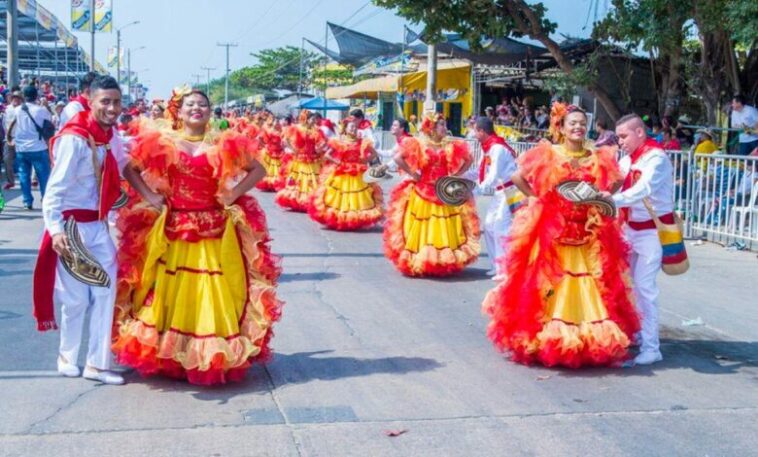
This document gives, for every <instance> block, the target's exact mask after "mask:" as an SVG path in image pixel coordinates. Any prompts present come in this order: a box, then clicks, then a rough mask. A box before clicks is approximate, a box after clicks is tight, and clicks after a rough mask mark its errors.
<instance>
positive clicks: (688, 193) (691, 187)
mask: <svg viewBox="0 0 758 457" xmlns="http://www.w3.org/2000/svg"><path fill="white" fill-rule="evenodd" d="M697 167H698V165H697V163H696V162H695V146H692V147H691V148H690V149H689V150H688V151H687V186H686V188H685V191H684V196H685V200H684V201H685V202H687V204H686V208H687V217H686V218H685V220H684V236H685V237H688V238H692V237H693V233H692V232H693V229H692V223H693V218H694V217H695V195H694V194H695V175H696V172H697Z"/></svg>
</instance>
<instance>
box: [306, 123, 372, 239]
mask: <svg viewBox="0 0 758 457" xmlns="http://www.w3.org/2000/svg"><path fill="white" fill-rule="evenodd" d="M329 147H330V148H331V153H330V156H331V157H332V158H333V159H335V160H336V161H337V162H338V163H337V164H336V165H334V166H331V167H324V171H323V173H322V178H321V181H320V183H319V186H318V187H317V188H316V190H315V192H314V193H313V196H312V197H311V202H310V206H309V207H308V214H309V215H310V216H311V219H313V220H314V221H316V222H318V223H320V224H323V225H325V226H327V227H329V228H330V229H334V230H358V229H362V228H368V227H371V226H372V225H374V224H376V223H377V222H379V221H380V220H381V219H382V215H383V210H382V188H381V187H379V185H378V184H376V183H371V184H368V183H366V181H364V180H363V173H364V172H365V171H366V170H367V169H368V161H369V158H370V156H371V151H372V143H371V141H370V140H361V139H359V138H353V137H350V136H344V137H342V138H341V139H337V138H333V139H331V140H329Z"/></svg>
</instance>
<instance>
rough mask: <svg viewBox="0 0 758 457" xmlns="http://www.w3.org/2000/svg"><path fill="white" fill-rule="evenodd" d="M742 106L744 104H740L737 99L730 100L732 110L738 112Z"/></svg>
mask: <svg viewBox="0 0 758 457" xmlns="http://www.w3.org/2000/svg"><path fill="white" fill-rule="evenodd" d="M744 106H745V105H743V104H742V103H740V102H739V101H737V100H732V109H733V110H734V111H737V112H740V111H742V108H743V107H744Z"/></svg>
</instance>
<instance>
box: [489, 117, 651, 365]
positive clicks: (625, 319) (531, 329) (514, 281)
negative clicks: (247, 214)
mask: <svg viewBox="0 0 758 457" xmlns="http://www.w3.org/2000/svg"><path fill="white" fill-rule="evenodd" d="M551 130H552V131H553V132H554V135H553V137H554V139H555V140H556V143H557V144H551V143H550V142H548V141H547V140H543V141H542V142H540V143H539V144H538V145H537V146H536V147H534V148H533V149H531V150H529V151H527V152H526V153H525V154H524V155H523V156H521V157H520V158H519V159H518V165H519V171H517V172H516V174H514V175H513V177H512V180H513V182H514V184H516V185H517V186H518V187H519V189H520V190H521V191H522V192H524V194H525V195H527V196H528V197H529V199H528V200H529V202H528V205H527V206H526V207H525V208H523V209H522V210H520V211H519V212H518V213H517V214H516V217H515V219H514V221H513V225H512V226H511V233H510V236H509V244H508V254H507V256H506V258H505V269H506V275H507V278H506V280H505V281H504V282H502V283H501V284H500V285H498V286H497V287H496V288H495V289H493V290H491V291H490V292H489V293H488V294H487V297H486V298H485V300H484V303H483V311H484V312H485V314H487V315H488V316H490V319H491V320H490V323H489V326H488V329H487V335H488V336H489V338H490V339H491V340H492V342H493V343H494V344H495V346H496V347H497V348H498V349H500V350H508V351H510V354H511V357H512V359H513V360H514V361H516V362H520V363H525V364H529V363H533V362H539V363H542V364H543V365H546V366H554V365H561V366H566V367H571V368H577V367H580V366H583V365H619V364H620V363H621V362H623V361H624V360H625V359H626V358H627V349H628V347H629V344H630V338H631V337H632V336H633V335H634V333H635V332H637V331H638V330H639V321H638V316H637V313H636V311H635V308H634V304H633V302H632V292H631V289H630V277H629V264H628V261H627V258H628V256H627V254H628V247H627V245H626V243H625V242H624V240H623V238H622V232H621V229H620V227H619V225H618V223H617V221H616V219H615V218H614V217H612V216H607V215H603V214H602V213H601V212H600V211H599V210H598V208H597V207H595V206H591V205H586V204H576V203H573V202H570V201H568V200H566V199H565V198H563V197H562V196H561V195H560V194H559V193H558V191H557V189H556V187H557V186H558V185H559V184H561V183H563V182H565V181H570V180H578V181H584V182H587V183H589V184H591V185H592V186H594V187H595V188H596V189H598V190H599V191H612V190H613V188H614V187H615V186H617V185H618V183H619V182H620V180H621V174H620V172H619V169H618V166H617V164H616V159H615V151H614V150H612V149H610V148H601V149H599V150H597V151H592V150H589V149H587V148H586V147H585V146H584V139H585V135H586V133H587V115H586V114H585V113H584V112H583V111H582V110H581V109H579V108H577V107H574V106H569V107H566V106H565V105H563V104H559V103H556V104H555V105H554V106H553V110H552V115H551Z"/></svg>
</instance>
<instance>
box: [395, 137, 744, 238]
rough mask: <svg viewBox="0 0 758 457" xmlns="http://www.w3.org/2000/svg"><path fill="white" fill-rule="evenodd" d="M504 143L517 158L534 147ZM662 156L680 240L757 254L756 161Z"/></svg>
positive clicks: (474, 148)
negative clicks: (680, 222)
mask: <svg viewBox="0 0 758 457" xmlns="http://www.w3.org/2000/svg"><path fill="white" fill-rule="evenodd" d="M381 137H382V141H386V142H387V143H384V144H389V146H386V148H389V147H392V146H394V144H395V138H394V137H393V136H392V135H391V134H389V132H381ZM466 142H467V143H468V144H469V146H470V148H471V154H472V156H473V158H474V161H473V165H472V168H476V167H478V163H479V161H480V160H481V156H482V148H481V145H480V144H479V142H478V141H476V140H466ZM508 144H509V145H510V146H511V147H512V148H513V149H514V150H515V151H516V154H517V155H521V154H523V153H524V152H526V151H527V150H529V149H530V148H532V147H534V146H535V145H536V143H527V142H508ZM666 152H667V153H668V155H669V158H670V159H671V162H672V165H673V167H674V201H675V209H676V211H677V212H678V213H679V214H680V215H681V216H682V218H683V219H684V221H685V227H684V229H685V236H686V237H688V238H706V239H708V240H710V241H714V242H717V243H722V244H725V245H732V244H734V245H736V246H737V247H738V248H740V249H743V248H744V249H751V250H758V157H744V156H736V155H726V154H710V155H709V154H695V153H694V151H692V150H690V151H666ZM691 165H692V166H691Z"/></svg>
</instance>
